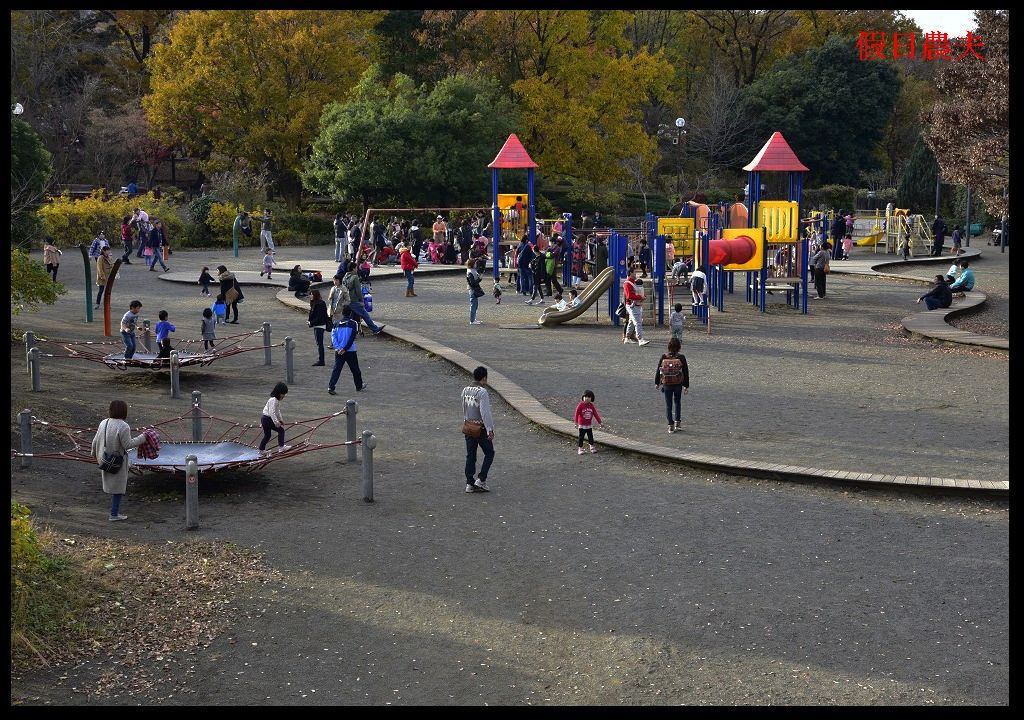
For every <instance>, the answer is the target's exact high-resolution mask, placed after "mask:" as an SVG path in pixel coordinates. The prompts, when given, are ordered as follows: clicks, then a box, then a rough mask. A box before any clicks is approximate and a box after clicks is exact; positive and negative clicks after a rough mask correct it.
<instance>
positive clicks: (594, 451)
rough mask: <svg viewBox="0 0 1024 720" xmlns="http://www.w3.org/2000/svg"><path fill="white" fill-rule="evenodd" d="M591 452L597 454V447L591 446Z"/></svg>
mask: <svg viewBox="0 0 1024 720" xmlns="http://www.w3.org/2000/svg"><path fill="white" fill-rule="evenodd" d="M590 452H592V453H596V452H597V448H596V447H594V446H593V445H591V446H590Z"/></svg>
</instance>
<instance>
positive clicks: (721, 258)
mask: <svg viewBox="0 0 1024 720" xmlns="http://www.w3.org/2000/svg"><path fill="white" fill-rule="evenodd" d="M756 253H757V244H756V243H754V240H753V238H750V237H748V236H746V235H740V236H739V237H735V238H730V239H727V240H710V241H708V260H709V261H710V264H712V265H742V264H743V263H746V262H749V261H750V259H751V258H753V257H754V255H755V254H756Z"/></svg>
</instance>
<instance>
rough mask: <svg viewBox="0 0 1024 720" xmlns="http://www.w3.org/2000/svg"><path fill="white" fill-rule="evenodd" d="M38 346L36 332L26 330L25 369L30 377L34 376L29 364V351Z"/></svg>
mask: <svg viewBox="0 0 1024 720" xmlns="http://www.w3.org/2000/svg"><path fill="white" fill-rule="evenodd" d="M35 346H36V334H35V333H34V332H32V331H31V330H26V331H25V369H26V370H27V371H28V374H29V377H32V367H31V366H30V365H29V364H28V351H29V350H31V349H32V348H34V347H35Z"/></svg>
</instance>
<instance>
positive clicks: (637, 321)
mask: <svg viewBox="0 0 1024 720" xmlns="http://www.w3.org/2000/svg"><path fill="white" fill-rule="evenodd" d="M642 287H643V286H642V285H639V286H638V285H637V281H636V265H634V266H633V267H631V268H630V269H629V275H628V277H626V281H625V282H624V283H622V293H623V302H624V303H626V312H628V313H629V322H628V323H626V337H624V338H623V339H622V342H623V344H626V343H628V342H631V341H630V339H629V335H630V332H629V330H630V328H631V327H632V329H633V334H634V335H636V342H637V345H640V346H644V345H646V344H647V343H649V342H650V340H645V339H644V328H643V325H644V292H643V289H642Z"/></svg>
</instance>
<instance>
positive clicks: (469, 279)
mask: <svg viewBox="0 0 1024 720" xmlns="http://www.w3.org/2000/svg"><path fill="white" fill-rule="evenodd" d="M466 285H468V286H469V324H470V325H483V321H481V320H477V319H476V310H477V307H478V306H479V304H480V298H482V297H483V296H484V289H483V288H482V287H480V273H479V271H478V270H477V266H476V261H475V260H467V261H466Z"/></svg>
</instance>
